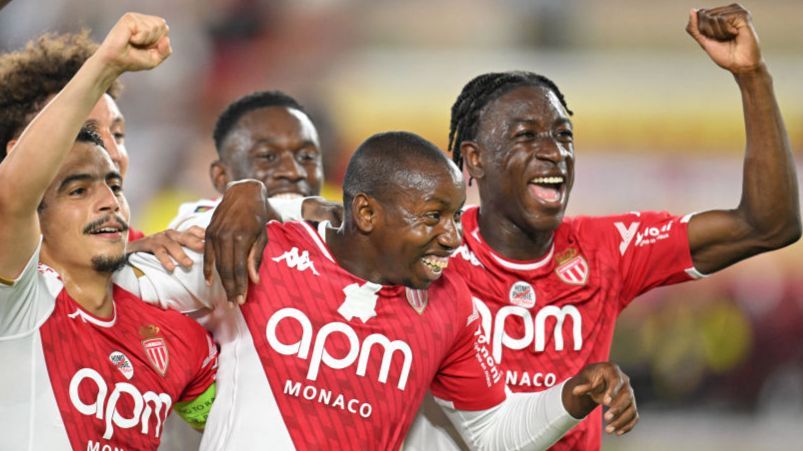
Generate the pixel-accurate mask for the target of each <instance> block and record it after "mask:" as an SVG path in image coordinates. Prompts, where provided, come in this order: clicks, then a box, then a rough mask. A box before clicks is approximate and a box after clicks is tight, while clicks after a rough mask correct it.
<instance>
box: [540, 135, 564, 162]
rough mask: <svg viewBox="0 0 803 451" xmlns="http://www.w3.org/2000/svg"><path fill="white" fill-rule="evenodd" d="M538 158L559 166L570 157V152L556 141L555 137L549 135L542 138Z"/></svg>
mask: <svg viewBox="0 0 803 451" xmlns="http://www.w3.org/2000/svg"><path fill="white" fill-rule="evenodd" d="M536 156H537V157H538V158H539V159H541V160H547V161H551V162H553V163H555V164H558V163H561V162H562V161H564V160H566V159H567V158H568V157H569V150H568V149H566V148H565V147H564V146H563V145H562V144H561V143H560V142H559V141H558V140H557V139H555V137H554V136H552V135H551V134H549V135H548V136H542V137H541V139H540V142H539V145H538V150H537V153H536Z"/></svg>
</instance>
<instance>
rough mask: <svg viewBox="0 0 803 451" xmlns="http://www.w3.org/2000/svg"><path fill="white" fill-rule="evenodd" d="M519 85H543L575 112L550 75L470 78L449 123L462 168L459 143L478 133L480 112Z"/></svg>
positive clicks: (519, 73)
mask: <svg viewBox="0 0 803 451" xmlns="http://www.w3.org/2000/svg"><path fill="white" fill-rule="evenodd" d="M520 86H543V87H545V88H547V89H549V90H550V91H552V92H553V93H555V95H556V96H557V97H558V100H560V103H561V105H563V107H564V108H566V111H567V112H568V113H569V115H570V116H571V115H572V114H574V113H573V112H572V110H570V109H569V107H568V105H566V99H564V98H563V93H562V92H560V89H558V86H557V85H556V84H555V83H554V82H553V81H552V80H550V79H548V78H547V77H544V76H543V75H539V74H536V73H533V72H526V71H510V72H490V73H487V74H482V75H480V76H477V77H475V78H474V79H473V80H471V81H469V82H468V83H467V84H466V85H465V86H463V90H462V91H461V92H460V95H459V96H457V100H455V102H454V105H452V119H451V123H450V124H449V147H448V148H449V150H450V151H451V152H452V160H453V161H454V162H455V164H457V167H459V168H460V169H463V155H462V153H461V152H460V145H461V144H462V143H463V141H467V140H473V139H475V138H476V135H477V126H478V123H479V118H480V113H481V112H482V110H483V108H485V106H486V105H488V104H489V103H490V102H491V101H493V100H495V99H497V98H499V97H501V96H502V95H504V94H506V93H507V92H509V91H511V90H512V89H514V88H518V87H520Z"/></svg>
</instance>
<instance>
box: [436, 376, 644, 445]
mask: <svg viewBox="0 0 803 451" xmlns="http://www.w3.org/2000/svg"><path fill="white" fill-rule="evenodd" d="M436 401H437V402H439V403H440V404H441V405H442V407H443V409H444V412H445V413H446V415H447V417H449V419H450V420H451V421H452V423H453V424H454V425H455V427H456V428H457V430H458V432H459V433H460V435H461V436H462V437H463V440H465V442H466V444H468V445H469V446H470V447H471V448H472V449H478V450H483V449H506V450H536V449H538V450H540V449H546V448H547V447H549V446H550V445H552V444H553V443H555V442H556V441H558V440H559V439H560V438H561V437H563V435H564V434H566V432H568V431H569V430H571V429H572V428H573V427H574V426H576V425H577V424H578V423H579V422H580V421H581V420H582V419H583V418H585V417H586V416H587V415H588V414H589V413H591V411H593V410H594V409H595V408H597V406H599V405H604V406H607V407H608V411H607V412H606V413H605V420H606V422H607V426H606V428H605V430H606V432H608V433H609V434H616V435H622V434H624V433H626V432H629V431H630V430H631V429H633V427H634V426H635V425H636V423H637V422H638V412H637V410H636V402H635V396H634V394H633V389H632V387H631V386H630V381H629V379H628V377H627V376H626V375H625V374H624V373H622V371H621V370H620V369H619V367H618V366H616V365H615V364H612V363H607V362H605V363H595V364H591V365H588V366H586V367H585V368H583V369H582V370H581V371H580V372H579V373H578V374H577V375H576V376H574V377H572V378H571V379H568V380H567V381H565V382H564V383H562V384H558V385H556V386H554V387H552V388H550V389H548V390H545V391H542V392H538V393H514V394H508V396H507V397H506V398H505V400H504V401H503V402H502V403H500V404H498V405H497V406H494V407H492V408H490V409H485V410H479V411H470V410H457V409H455V408H453V407H452V406H450V405H449V404H448V403H444V402H442V401H440V400H438V399H437V398H436Z"/></svg>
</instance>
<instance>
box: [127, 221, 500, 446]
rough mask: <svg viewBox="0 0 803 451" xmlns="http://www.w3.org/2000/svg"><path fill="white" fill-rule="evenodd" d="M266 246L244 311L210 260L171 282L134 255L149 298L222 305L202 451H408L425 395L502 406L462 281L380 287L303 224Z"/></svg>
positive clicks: (283, 229)
mask: <svg viewBox="0 0 803 451" xmlns="http://www.w3.org/2000/svg"><path fill="white" fill-rule="evenodd" d="M268 236H269V237H270V239H269V243H268V246H267V247H266V248H265V251H264V255H263V259H262V266H261V268H260V278H261V283H260V284H259V285H257V286H254V285H251V286H250V287H249V292H248V300H247V302H246V304H245V305H243V306H241V307H239V308H236V309H229V308H228V307H224V306H223V304H225V303H226V301H225V298H224V296H223V294H222V291H221V289H220V287H219V286H218V285H219V284H215V286H213V287H211V288H209V287H206V285H205V284H204V282H203V277H202V275H200V272H201V265H200V264H196V265H195V267H194V268H193V269H192V270H189V271H185V270H178V269H177V270H176V271H175V272H174V274H172V275H167V274H166V273H165V272H164V270H162V269H161V268H160V267H159V266H158V263H156V262H155V259H153V258H152V257H150V256H146V255H137V256H134V257H133V258H132V264H133V265H135V266H136V267H137V268H139V269H140V270H141V271H143V272H144V273H145V276H144V278H145V279H148V280H150V283H140V287H141V289H142V290H143V292H142V296H143V298H144V299H155V300H158V301H159V302H160V303H162V304H163V305H165V306H171V307H173V308H178V309H180V310H183V311H192V310H197V309H198V308H200V307H204V306H206V307H215V306H217V307H218V308H215V309H214V310H212V312H211V313H206V314H205V315H206V318H202V319H201V320H202V321H204V322H205V323H206V324H207V325H211V329H213V330H216V331H217V332H216V338H218V340H219V341H220V343H221V372H220V377H219V382H218V393H219V396H218V398H217V399H216V402H215V405H214V406H213V408H212V413H211V414H210V417H209V420H208V422H207V428H206V431H205V435H204V439H203V443H202V449H263V448H270V449H292V448H297V449H335V448H336V449H383V450H384V449H398V448H399V447H400V445H401V444H402V441H403V440H404V437H405V434H406V432H407V430H408V428H409V426H410V424H411V422H412V420H413V417H414V415H415V413H416V410H417V408H418V406H419V404H420V402H421V400H422V398H423V396H424V393H425V392H426V391H427V389H430V390H431V391H432V392H433V394H434V395H435V396H437V397H438V398H439V399H441V400H445V401H447V402H449V403H451V405H452V406H454V407H455V408H457V409H461V410H483V409H488V408H491V407H493V406H496V405H498V404H500V403H501V402H502V401H503V400H504V399H505V392H504V380H503V375H502V374H501V372H500V370H499V369H498V368H497V367H496V366H495V364H494V362H493V359H492V358H491V356H490V353H489V350H488V349H487V348H486V347H485V346H484V344H483V340H484V338H483V337H482V336H481V334H480V333H479V319H480V316H479V314H478V312H477V311H476V310H475V308H474V306H473V305H472V302H471V298H470V295H469V292H468V289H467V288H466V286H465V283H464V282H463V281H462V279H461V278H459V277H457V275H455V274H446V275H445V276H444V277H441V279H439V280H437V281H436V282H434V283H433V284H432V285H431V286H430V288H429V289H428V290H425V291H417V290H411V289H408V288H405V287H402V286H382V285H378V284H374V283H371V282H367V281H365V280H362V279H360V278H359V277H356V276H354V275H352V274H350V273H348V272H347V271H346V270H344V269H343V268H342V267H340V266H339V265H338V264H337V263H336V262H335V261H334V259H333V257H332V255H331V254H330V253H329V250H328V248H327V247H326V244H325V242H324V239H323V234H322V233H320V232H319V231H316V230H315V229H314V228H313V227H312V226H310V225H308V224H306V223H287V224H280V223H276V222H273V223H270V224H269V225H268ZM194 258H196V259H197V261H198V262H199V263H200V258H199V256H197V255H195V256H194ZM166 279H169V280H172V285H171V282H170V281H169V280H166ZM226 312H233V313H226ZM215 315H217V318H216V317H215ZM218 333H219V334H220V337H218V335H217V334H218ZM255 371H258V372H259V373H258V374H255Z"/></svg>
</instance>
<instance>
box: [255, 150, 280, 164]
mask: <svg viewBox="0 0 803 451" xmlns="http://www.w3.org/2000/svg"><path fill="white" fill-rule="evenodd" d="M257 158H258V159H260V160H265V161H267V162H268V163H273V162H275V161H276V160H277V159H278V157H277V156H276V154H275V153H273V152H263V153H260V154H259V155H257Z"/></svg>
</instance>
